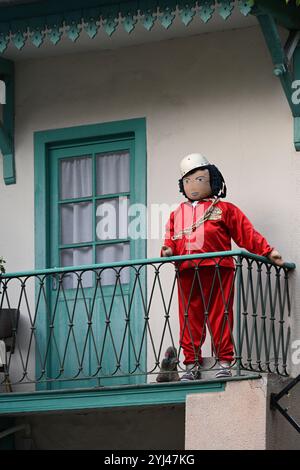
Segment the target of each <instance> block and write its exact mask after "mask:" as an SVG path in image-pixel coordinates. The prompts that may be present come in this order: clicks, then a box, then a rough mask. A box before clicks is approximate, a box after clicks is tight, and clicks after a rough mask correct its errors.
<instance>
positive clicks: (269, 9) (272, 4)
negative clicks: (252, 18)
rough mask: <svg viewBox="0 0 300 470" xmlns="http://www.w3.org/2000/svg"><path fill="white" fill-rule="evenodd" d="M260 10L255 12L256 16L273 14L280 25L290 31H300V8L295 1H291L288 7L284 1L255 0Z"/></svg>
mask: <svg viewBox="0 0 300 470" xmlns="http://www.w3.org/2000/svg"><path fill="white" fill-rule="evenodd" d="M255 3H256V5H257V6H258V9H257V10H256V11H255V10H254V11H253V13H254V14H256V12H257V13H266V14H271V15H272V16H273V18H274V19H275V20H276V22H277V23H278V24H280V25H281V26H283V27H284V28H286V29H289V30H298V29H300V14H299V7H297V6H296V5H295V3H296V2H295V1H290V2H289V4H288V5H287V4H286V2H285V1H284V0H282V1H278V0H276V1H274V0H255Z"/></svg>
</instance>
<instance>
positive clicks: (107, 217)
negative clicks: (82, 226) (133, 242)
mask: <svg viewBox="0 0 300 470" xmlns="http://www.w3.org/2000/svg"><path fill="white" fill-rule="evenodd" d="M127 234H128V198H127V197H119V198H112V199H105V200H100V201H98V202H97V208H96V237H97V240H113V239H116V238H118V239H120V238H127Z"/></svg>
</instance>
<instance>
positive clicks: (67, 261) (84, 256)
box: [60, 246, 93, 289]
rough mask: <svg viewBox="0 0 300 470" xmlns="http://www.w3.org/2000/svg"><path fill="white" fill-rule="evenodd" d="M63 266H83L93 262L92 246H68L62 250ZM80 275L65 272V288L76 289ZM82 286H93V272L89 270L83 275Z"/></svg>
mask: <svg viewBox="0 0 300 470" xmlns="http://www.w3.org/2000/svg"><path fill="white" fill-rule="evenodd" d="M60 255H61V266H62V267H66V266H83V265H85V264H92V263H93V250H92V247H89V246H87V247H82V248H68V249H66V250H61V252H60ZM78 279H79V276H78V274H76V273H70V274H65V275H64V278H63V286H64V288H65V289H76V287H77V286H78ZM81 279H82V286H83V287H91V286H92V285H93V273H92V272H91V271H87V272H86V273H84V274H83V275H82V278H81Z"/></svg>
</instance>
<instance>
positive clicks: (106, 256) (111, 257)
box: [96, 243, 130, 285]
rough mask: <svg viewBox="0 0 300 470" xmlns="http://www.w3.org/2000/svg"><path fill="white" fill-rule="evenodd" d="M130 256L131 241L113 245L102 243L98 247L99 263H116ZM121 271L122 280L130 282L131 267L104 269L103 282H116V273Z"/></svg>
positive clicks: (105, 283)
mask: <svg viewBox="0 0 300 470" xmlns="http://www.w3.org/2000/svg"><path fill="white" fill-rule="evenodd" d="M129 258H130V246H129V243H117V244H113V245H102V246H98V247H97V251H96V262H97V263H99V264H100V263H114V262H117V261H126V260H129ZM118 272H119V273H120V281H121V282H122V283H125V284H126V283H129V275H130V268H126V267H125V268H108V269H104V270H103V271H102V275H101V283H102V284H103V285H107V284H115V283H116V279H117V277H116V275H117V274H118Z"/></svg>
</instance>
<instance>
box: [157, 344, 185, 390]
mask: <svg viewBox="0 0 300 470" xmlns="http://www.w3.org/2000/svg"><path fill="white" fill-rule="evenodd" d="M177 363H178V360H177V350H176V348H174V347H173V346H170V347H169V348H168V349H167V350H166V352H165V357H164V359H163V360H162V361H161V366H160V371H159V373H158V376H157V377H156V382H178V380H179V375H178V371H177Z"/></svg>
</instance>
